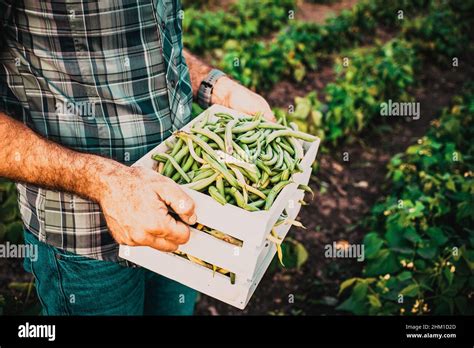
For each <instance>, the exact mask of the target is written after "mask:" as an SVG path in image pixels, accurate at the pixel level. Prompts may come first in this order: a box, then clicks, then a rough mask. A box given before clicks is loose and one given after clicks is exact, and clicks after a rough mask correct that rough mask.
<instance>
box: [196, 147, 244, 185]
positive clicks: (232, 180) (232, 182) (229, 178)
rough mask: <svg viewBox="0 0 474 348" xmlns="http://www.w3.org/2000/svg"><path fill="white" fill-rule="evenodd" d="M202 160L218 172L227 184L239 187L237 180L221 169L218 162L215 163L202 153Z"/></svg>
mask: <svg viewBox="0 0 474 348" xmlns="http://www.w3.org/2000/svg"><path fill="white" fill-rule="evenodd" d="M203 156H204V160H205V161H206V162H207V163H209V164H210V166H211V167H212V168H213V169H214V170H216V171H218V172H219V173H221V174H222V176H223V177H224V179H226V180H227V182H228V183H229V184H230V185H231V186H234V187H239V183H238V182H237V179H236V178H235V177H234V176H233V175H232V174H231V173H230V172H229V171H228V170H227V168H225V167H223V166H222V165H221V164H220V163H219V162H217V161H215V160H214V159H213V158H211V157H210V156H209V155H208V154H206V153H204V154H203Z"/></svg>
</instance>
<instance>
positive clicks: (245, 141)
mask: <svg viewBox="0 0 474 348" xmlns="http://www.w3.org/2000/svg"><path fill="white" fill-rule="evenodd" d="M260 136H261V133H260V132H255V133H254V134H252V135H250V136H241V137H239V138H238V139H237V140H238V141H239V142H240V143H242V144H251V143H254V142H255V141H257V139H258V138H259V137H260Z"/></svg>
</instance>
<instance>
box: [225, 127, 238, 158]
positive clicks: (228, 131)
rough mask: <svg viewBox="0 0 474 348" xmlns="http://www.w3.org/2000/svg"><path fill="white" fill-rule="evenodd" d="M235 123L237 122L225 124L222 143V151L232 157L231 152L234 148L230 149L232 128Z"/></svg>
mask: <svg viewBox="0 0 474 348" xmlns="http://www.w3.org/2000/svg"><path fill="white" fill-rule="evenodd" d="M236 123H237V120H232V121H229V122H228V123H227V125H226V126H225V134H224V143H225V149H223V150H222V151H225V152H227V153H228V154H229V155H232V151H233V150H234V148H233V147H232V128H234V126H235V124H236Z"/></svg>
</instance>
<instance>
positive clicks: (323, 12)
mask: <svg viewBox="0 0 474 348" xmlns="http://www.w3.org/2000/svg"><path fill="white" fill-rule="evenodd" d="M357 1H358V0H340V1H337V2H330V3H327V4H316V3H312V2H307V1H301V2H300V3H299V4H298V8H297V10H296V19H299V20H302V21H306V22H314V23H324V21H325V20H326V19H327V18H328V17H330V16H336V15H337V14H338V13H340V12H341V11H342V10H346V9H349V8H351V7H353V6H354V5H355V4H356V3H357Z"/></svg>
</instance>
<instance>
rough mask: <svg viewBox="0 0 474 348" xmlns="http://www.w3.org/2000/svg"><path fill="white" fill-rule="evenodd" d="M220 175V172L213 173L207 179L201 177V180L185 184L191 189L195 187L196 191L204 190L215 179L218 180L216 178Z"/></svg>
mask: <svg viewBox="0 0 474 348" xmlns="http://www.w3.org/2000/svg"><path fill="white" fill-rule="evenodd" d="M218 176H219V173H214V174H212V175H211V176H210V177H208V178H205V179H201V180H199V181H193V182H191V183H189V184H185V185H183V186H184V187H187V188H190V189H193V190H196V191H202V190H204V189H205V188H206V187H208V186H209V185H211V184H212V183H213V182H214V180H216V178H217V177H218Z"/></svg>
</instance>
